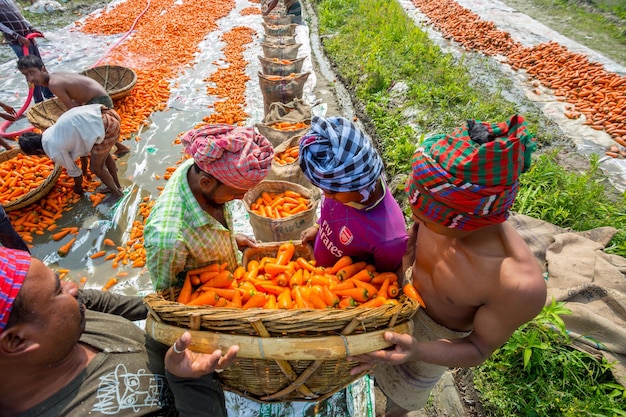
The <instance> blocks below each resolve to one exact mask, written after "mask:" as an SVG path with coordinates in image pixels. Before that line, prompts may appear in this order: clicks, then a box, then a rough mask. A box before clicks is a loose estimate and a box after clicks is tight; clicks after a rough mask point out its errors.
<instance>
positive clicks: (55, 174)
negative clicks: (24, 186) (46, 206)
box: [0, 148, 62, 212]
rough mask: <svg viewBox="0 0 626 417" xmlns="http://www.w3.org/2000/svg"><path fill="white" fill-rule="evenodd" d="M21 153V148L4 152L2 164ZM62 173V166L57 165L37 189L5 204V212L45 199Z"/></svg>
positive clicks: (1, 156) (0, 161) (1, 157)
mask: <svg viewBox="0 0 626 417" xmlns="http://www.w3.org/2000/svg"><path fill="white" fill-rule="evenodd" d="M20 153H22V150H21V149H20V148H12V149H9V150H8V151H6V152H2V153H0V163H2V162H5V161H9V160H11V159H13V158H15V157H16V156H17V155H19V154H20ZM61 171H62V168H61V166H60V165H59V164H55V165H54V169H53V170H52V172H51V173H50V174H49V175H48V176H47V177H46V179H45V180H43V181H42V182H41V184H39V186H38V187H37V188H33V189H32V190H30V191H29V192H28V193H26V194H24V195H22V196H21V197H19V198H17V199H15V200H12V201H10V202H9V203H6V204H3V205H2V207H3V208H4V211H6V212H9V211H13V210H17V209H20V208H22V207H26V206H28V205H31V204H33V203H36V202H37V201H39V200H41V199H42V198H43V197H45V195H46V194H48V193H49V192H50V190H51V189H52V187H54V185H55V184H56V182H57V180H58V179H59V176H60V175H61Z"/></svg>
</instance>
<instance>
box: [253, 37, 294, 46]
mask: <svg viewBox="0 0 626 417" xmlns="http://www.w3.org/2000/svg"><path fill="white" fill-rule="evenodd" d="M261 43H269V44H271V45H295V44H296V37H295V36H267V35H266V36H264V37H263V39H261Z"/></svg>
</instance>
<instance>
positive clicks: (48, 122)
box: [26, 97, 67, 130]
mask: <svg viewBox="0 0 626 417" xmlns="http://www.w3.org/2000/svg"><path fill="white" fill-rule="evenodd" d="M66 111H67V107H65V104H63V102H61V100H59V99H58V98H56V97H54V98H51V99H49V100H44V101H42V102H39V103H37V104H35V105H34V106H33V107H31V108H30V110H28V113H26V117H27V118H28V121H29V122H30V123H31V124H32V125H33V126H35V127H36V128H38V129H41V130H46V129H47V128H49V127H50V126H52V125H53V124H55V123H56V121H57V120H58V119H59V117H60V116H61V115H62V114H63V113H65V112H66Z"/></svg>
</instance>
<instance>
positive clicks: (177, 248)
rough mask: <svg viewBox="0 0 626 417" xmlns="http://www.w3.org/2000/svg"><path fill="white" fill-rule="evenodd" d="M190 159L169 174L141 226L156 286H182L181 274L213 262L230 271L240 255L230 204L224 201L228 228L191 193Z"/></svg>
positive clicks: (158, 288) (157, 287)
mask: <svg viewBox="0 0 626 417" xmlns="http://www.w3.org/2000/svg"><path fill="white" fill-rule="evenodd" d="M192 165H193V159H190V160H188V161H186V162H184V163H183V164H182V165H181V166H180V167H179V168H178V169H177V170H176V172H174V174H173V175H172V176H171V177H170V179H169V181H168V182H167V185H166V186H165V188H164V189H163V191H162V193H161V195H160V196H159V198H158V199H157V201H156V203H155V204H154V207H153V208H152V210H151V212H150V216H149V217H148V220H147V221H146V226H145V228H144V245H145V247H146V255H147V266H148V271H149V272H150V279H151V280H152V285H153V286H154V288H155V290H157V291H159V290H163V289H166V288H169V287H171V286H181V285H182V280H181V278H182V277H183V274H181V272H186V271H188V270H190V269H194V268H199V267H201V266H204V265H208V264H210V263H214V262H219V263H223V262H228V268H229V269H230V270H231V271H233V270H234V269H235V268H236V267H237V264H238V261H239V259H240V257H241V254H240V253H239V250H238V249H237V242H236V241H235V234H234V233H233V232H231V231H232V230H234V229H233V218H232V204H233V202H228V203H226V204H225V205H224V216H225V218H226V224H227V225H228V229H227V228H225V227H224V226H223V225H222V224H221V223H220V222H218V221H217V220H216V219H214V218H213V217H212V216H210V215H209V214H208V213H207V212H205V211H204V210H203V209H202V208H201V207H200V204H198V201H197V200H196V198H195V197H194V196H193V194H192V192H191V188H189V183H188V182H187V172H188V171H189V168H190V167H191V166H192Z"/></svg>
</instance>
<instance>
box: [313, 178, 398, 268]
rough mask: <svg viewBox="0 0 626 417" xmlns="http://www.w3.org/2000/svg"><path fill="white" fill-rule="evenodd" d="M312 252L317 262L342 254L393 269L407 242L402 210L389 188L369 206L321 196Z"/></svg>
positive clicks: (325, 263) (323, 263)
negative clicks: (364, 207)
mask: <svg viewBox="0 0 626 417" xmlns="http://www.w3.org/2000/svg"><path fill="white" fill-rule="evenodd" d="M318 224H319V226H320V228H319V232H318V233H317V238H316V239H315V246H314V256H315V260H316V262H317V264H318V265H321V266H326V267H328V266H332V265H333V264H334V263H335V262H336V261H337V260H338V259H339V258H341V257H342V256H344V255H348V256H350V257H352V259H353V261H354V262H358V261H367V262H368V263H370V264H373V265H374V266H375V267H376V271H378V272H389V271H390V272H396V270H397V269H398V268H399V267H400V265H401V263H402V256H403V255H404V252H405V251H406V246H407V240H408V235H407V230H406V223H405V221H404V214H403V213H402V210H401V209H400V206H399V205H398V203H397V202H396V200H395V199H394V198H393V195H392V194H391V192H389V190H385V196H384V197H383V199H382V200H380V201H379V202H378V204H376V205H375V206H374V207H372V208H370V209H369V210H366V209H363V210H358V209H356V208H353V207H349V206H346V205H345V204H342V203H340V202H338V201H335V200H332V199H329V198H324V199H323V201H322V208H321V213H320V218H319V220H318Z"/></svg>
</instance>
